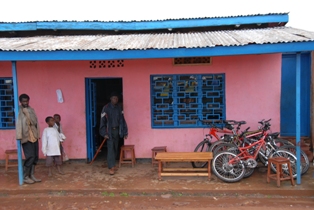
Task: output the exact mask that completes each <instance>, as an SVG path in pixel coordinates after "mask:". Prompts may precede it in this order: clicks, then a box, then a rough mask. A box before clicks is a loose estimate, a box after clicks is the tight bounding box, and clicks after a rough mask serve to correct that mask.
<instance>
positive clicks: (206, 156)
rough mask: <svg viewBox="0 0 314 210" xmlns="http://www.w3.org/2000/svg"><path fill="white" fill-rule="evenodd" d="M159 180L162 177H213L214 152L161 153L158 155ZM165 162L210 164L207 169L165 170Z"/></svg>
mask: <svg viewBox="0 0 314 210" xmlns="http://www.w3.org/2000/svg"><path fill="white" fill-rule="evenodd" d="M155 159H156V160H158V179H159V180H161V177H162V176H207V177H208V179H210V176H211V160H212V159H213V153H212V152H161V153H157V155H156V157H155ZM163 162H167V163H170V162H208V164H207V168H164V167H163Z"/></svg>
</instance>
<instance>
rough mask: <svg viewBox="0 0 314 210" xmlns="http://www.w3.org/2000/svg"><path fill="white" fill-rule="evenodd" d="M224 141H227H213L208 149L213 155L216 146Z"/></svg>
mask: <svg viewBox="0 0 314 210" xmlns="http://www.w3.org/2000/svg"><path fill="white" fill-rule="evenodd" d="M222 143H225V142H224V141H223V140H218V141H215V142H214V143H212V145H210V147H209V149H208V151H209V152H212V153H213V155H214V150H215V149H216V147H217V146H218V145H219V144H222Z"/></svg>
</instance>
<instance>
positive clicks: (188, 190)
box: [0, 161, 314, 210]
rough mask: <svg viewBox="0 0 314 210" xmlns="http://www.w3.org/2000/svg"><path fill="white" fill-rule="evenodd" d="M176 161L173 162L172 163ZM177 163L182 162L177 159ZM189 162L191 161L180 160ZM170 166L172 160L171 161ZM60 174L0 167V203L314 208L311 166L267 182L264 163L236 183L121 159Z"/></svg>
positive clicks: (72, 166) (69, 167)
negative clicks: (28, 178) (116, 164)
mask: <svg viewBox="0 0 314 210" xmlns="http://www.w3.org/2000/svg"><path fill="white" fill-rule="evenodd" d="M174 166H176V165H174ZM180 166H181V165H180ZM184 166H186V167H191V164H186V165H184ZM171 167H173V166H171ZM63 168H64V172H65V175H60V174H57V173H56V171H54V174H53V176H52V177H48V176H47V175H48V173H47V168H46V167H45V166H44V164H40V165H38V166H37V168H36V176H37V178H41V179H42V182H41V183H36V184H32V185H26V184H23V185H21V186H19V185H18V174H17V169H13V168H11V169H9V171H8V172H5V171H4V169H3V168H2V167H0V209H1V210H2V209H5V210H6V209H14V210H15V209H23V210H28V209H32V210H35V209H48V210H55V209H83V210H89V209H125V210H128V209H136V210H139V209H145V210H146V209H183V210H186V209H201V210H202V209H228V210H235V209H239V210H241V209H245V210H246V209H252V210H259V209H268V210H272V209H277V210H278V209H285V210H286V209H297V210H298V209H302V210H305V209H314V177H313V174H314V168H313V166H312V165H311V168H310V170H309V171H308V172H307V173H306V174H305V175H303V176H302V183H301V184H300V185H296V186H291V184H290V182H289V181H284V182H282V183H281V186H280V187H277V186H276V182H275V181H272V182H271V183H267V182H266V168H265V167H259V168H257V169H256V170H255V171H254V173H253V175H252V176H251V177H249V178H247V179H243V180H241V181H240V182H237V183H225V182H222V181H220V180H219V179H217V177H215V176H214V175H212V178H211V179H210V180H208V179H207V178H206V177H164V178H163V179H162V180H158V176H157V168H156V167H152V166H151V164H150V163H140V162H139V163H137V164H136V166H135V167H134V168H133V167H131V166H128V165H125V166H122V167H121V168H119V170H118V172H117V174H115V175H114V176H110V175H109V174H108V169H107V168H106V166H105V165H104V163H103V162H95V163H94V164H93V165H90V164H86V163H82V162H75V161H72V162H71V161H69V162H67V163H66V164H64V166H63Z"/></svg>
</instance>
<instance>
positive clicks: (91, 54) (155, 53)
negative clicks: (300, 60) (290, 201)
mask: <svg viewBox="0 0 314 210" xmlns="http://www.w3.org/2000/svg"><path fill="white" fill-rule="evenodd" d="M313 50H314V41H309V42H293V43H278V44H263V45H260V44H252V45H246V46H229V47H219V46H218V47H206V48H178V49H162V50H158V49H151V50H123V51H120V50H106V51H100V50H91V51H64V50H60V51H0V61H79V60H121V59H126V60H127V59H153V58H175V57H196V56H233V55H250V54H273V53H296V52H308V51H313Z"/></svg>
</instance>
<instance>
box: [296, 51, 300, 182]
mask: <svg viewBox="0 0 314 210" xmlns="http://www.w3.org/2000/svg"><path fill="white" fill-rule="evenodd" d="M300 86H301V53H297V58H296V148H297V154H296V156H297V184H301V169H300V167H301V155H300V137H301V87H300Z"/></svg>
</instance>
